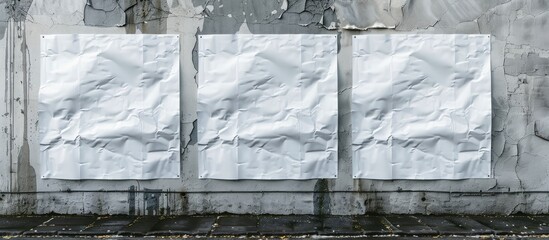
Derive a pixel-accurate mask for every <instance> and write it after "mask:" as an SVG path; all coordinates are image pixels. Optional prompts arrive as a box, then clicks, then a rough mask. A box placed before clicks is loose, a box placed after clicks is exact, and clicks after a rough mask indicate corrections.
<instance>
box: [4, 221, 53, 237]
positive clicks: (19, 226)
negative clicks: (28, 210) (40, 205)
mask: <svg viewBox="0 0 549 240" xmlns="http://www.w3.org/2000/svg"><path fill="white" fill-rule="evenodd" d="M49 219H51V217H48V216H0V236H9V235H19V234H21V233H23V232H25V231H27V230H30V229H31V228H34V227H36V226H38V225H40V224H42V223H43V222H45V221H47V220H49Z"/></svg>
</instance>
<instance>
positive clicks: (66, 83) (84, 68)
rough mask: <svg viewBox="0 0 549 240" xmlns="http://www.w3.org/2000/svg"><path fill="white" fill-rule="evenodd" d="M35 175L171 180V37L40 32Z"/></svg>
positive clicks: (174, 113) (175, 88)
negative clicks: (39, 172) (37, 166)
mask: <svg viewBox="0 0 549 240" xmlns="http://www.w3.org/2000/svg"><path fill="white" fill-rule="evenodd" d="M40 44H41V51H40V54H41V86H40V91H39V113H38V114H39V132H40V160H41V162H42V178H58V179H153V178H177V177H179V171H180V168H179V159H180V156H179V152H180V149H179V145H180V143H179V142H180V141H179V36H177V35H106V34H96V35H92V34H82V35H76V34H75V35H43V36H42V38H41V43H40Z"/></svg>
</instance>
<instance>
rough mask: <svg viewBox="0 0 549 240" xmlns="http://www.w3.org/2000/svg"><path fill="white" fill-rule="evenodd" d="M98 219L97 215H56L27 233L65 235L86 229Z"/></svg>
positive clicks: (26, 233)
mask: <svg viewBox="0 0 549 240" xmlns="http://www.w3.org/2000/svg"><path fill="white" fill-rule="evenodd" d="M95 220H97V216H55V217H53V218H52V219H51V220H50V221H47V222H44V223H43V224H42V225H40V226H37V227H34V228H32V229H31V230H29V231H26V232H25V233H24V234H25V235H63V234H65V233H67V232H69V233H70V232H74V231H80V230H84V229H85V228H86V227H88V225H90V224H92V223H93V222H95Z"/></svg>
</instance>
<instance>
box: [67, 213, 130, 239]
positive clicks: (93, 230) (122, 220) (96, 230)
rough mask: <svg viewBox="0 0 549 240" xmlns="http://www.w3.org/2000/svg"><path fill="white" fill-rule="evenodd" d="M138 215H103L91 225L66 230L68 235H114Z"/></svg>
mask: <svg viewBox="0 0 549 240" xmlns="http://www.w3.org/2000/svg"><path fill="white" fill-rule="evenodd" d="M136 218H137V217H132V216H107V217H101V218H99V219H98V220H97V221H95V222H94V223H93V224H92V225H91V226H88V227H87V228H85V229H83V230H78V231H66V232H64V234H66V235H114V234H118V232H119V231H120V230H122V229H124V228H126V227H127V226H128V225H129V224H131V223H132V222H134V221H135V219H136Z"/></svg>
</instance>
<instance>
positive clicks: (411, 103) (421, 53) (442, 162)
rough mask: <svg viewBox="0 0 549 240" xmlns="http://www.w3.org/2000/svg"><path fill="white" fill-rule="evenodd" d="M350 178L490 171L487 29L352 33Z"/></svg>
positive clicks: (477, 175) (443, 176)
mask: <svg viewBox="0 0 549 240" xmlns="http://www.w3.org/2000/svg"><path fill="white" fill-rule="evenodd" d="M351 109H352V145H353V146H352V149H353V176H354V178H369V179H463V178H488V177H490V135H491V96H490V37H489V36H488V35H415V34H413V35H364V36H354V37H353V89H352V103H351Z"/></svg>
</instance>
